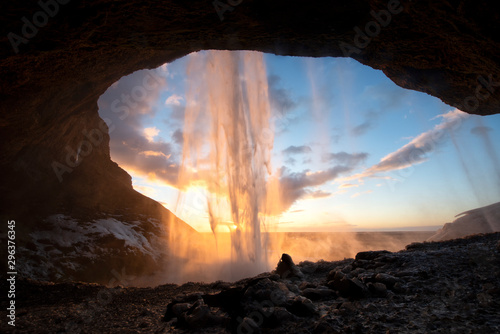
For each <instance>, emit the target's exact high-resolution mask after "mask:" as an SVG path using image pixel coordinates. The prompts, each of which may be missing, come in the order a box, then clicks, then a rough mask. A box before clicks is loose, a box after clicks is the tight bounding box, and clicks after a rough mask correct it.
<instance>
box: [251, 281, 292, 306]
mask: <svg viewBox="0 0 500 334" xmlns="http://www.w3.org/2000/svg"><path fill="white" fill-rule="evenodd" d="M296 289H297V290H298V288H297V287H296ZM244 297H245V298H251V299H254V300H257V301H270V302H272V303H273V304H274V305H284V304H285V303H286V302H287V300H288V299H289V298H291V297H293V294H292V293H291V292H290V291H289V290H288V288H287V286H286V284H284V283H282V282H275V281H271V280H270V279H268V278H265V279H263V280H260V281H259V282H257V283H256V284H254V285H252V286H250V287H249V288H248V289H247V290H246V291H245V293H244Z"/></svg>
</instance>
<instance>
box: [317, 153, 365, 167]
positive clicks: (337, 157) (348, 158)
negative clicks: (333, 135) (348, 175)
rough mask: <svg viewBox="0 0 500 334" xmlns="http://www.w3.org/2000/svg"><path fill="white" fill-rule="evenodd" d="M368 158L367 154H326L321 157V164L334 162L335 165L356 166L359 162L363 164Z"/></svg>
mask: <svg viewBox="0 0 500 334" xmlns="http://www.w3.org/2000/svg"><path fill="white" fill-rule="evenodd" d="M367 157H368V153H364V152H363V153H354V154H351V153H346V152H338V153H328V154H325V155H323V157H322V159H321V160H322V161H323V162H334V163H337V164H344V165H357V164H359V163H361V162H364V161H365V160H366V158H367Z"/></svg>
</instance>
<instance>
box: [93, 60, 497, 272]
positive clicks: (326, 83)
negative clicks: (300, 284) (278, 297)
mask: <svg viewBox="0 0 500 334" xmlns="http://www.w3.org/2000/svg"><path fill="white" fill-rule="evenodd" d="M224 57H225V58H224ZM245 57H246V58H245ZM248 57H254V58H255V59H254V60H252V61H250V62H252V65H251V66H253V67H248V68H247V69H246V72H245V69H244V66H245V61H246V59H247V58H248ZM221 58H223V59H224V60H223V61H221V60H220V59H221ZM235 59H236V60H235ZM256 59H257V60H256ZM230 61H233V63H231V62H230ZM247 65H248V64H247ZM259 71H261V73H260V74H259V75H257V73H256V72H259ZM222 72H227V73H225V74H223V73H222ZM218 75H219V77H217V76H218ZM214 77H217V78H216V79H214ZM256 81H258V82H256ZM251 85H254V86H253V88H251ZM235 87H236V88H237V89H235ZM252 89H253V94H254V95H252V96H251V95H249V94H251V93H249V92H250V91H251V90H252ZM259 89H260V90H259ZM256 90H257V91H258V92H255V91H256ZM249 99H251V100H249ZM258 99H263V100H265V101H264V104H262V102H261V104H260V105H259V106H258V107H253V109H252V108H250V107H249V105H250V104H251V103H252V102H255V101H254V100H258ZM266 103H267V104H266ZM98 104H99V114H100V116H101V117H102V118H103V119H104V120H105V122H106V123H107V124H108V127H109V133H110V149H111V158H112V160H113V161H115V162H117V163H118V165H119V166H121V167H122V168H123V169H125V170H126V171H127V172H128V173H129V174H130V175H131V176H132V180H133V186H134V189H136V190H137V191H139V192H141V193H143V194H145V195H147V196H149V197H151V198H153V199H155V200H157V201H158V202H160V203H161V204H162V205H164V206H165V207H166V208H167V209H169V210H171V211H172V212H173V213H174V214H175V215H177V216H178V217H180V218H181V219H182V220H184V221H185V222H186V223H188V224H189V225H191V226H192V227H193V228H194V229H196V230H197V231H198V232H200V240H203V241H199V242H193V240H189V241H185V242H189V243H191V244H196V247H197V248H207V247H206V246H207V245H209V246H208V248H211V249H215V250H216V251H215V253H213V252H208V253H209V254H208V253H207V251H206V250H203V251H200V250H199V249H198V251H197V252H196V253H197V254H204V256H203V257H202V259H201V260H200V261H199V263H197V265H196V266H195V268H196V269H195V270H194V271H193V272H192V274H193V275H194V276H195V277H196V275H197V274H198V275H199V274H200V272H203V271H204V270H205V271H206V269H204V266H206V265H207V263H209V262H212V264H213V262H217V261H215V260H214V258H219V259H220V260H221V263H222V262H224V261H229V262H231V261H232V263H233V266H234V262H235V257H236V258H238V259H239V260H240V262H241V259H242V254H235V243H241V242H242V241H241V240H239V241H235V231H240V230H244V229H245V228H244V225H245V224H243V223H242V224H240V222H239V221H235V220H238V218H235V216H234V215H235V214H236V215H238V212H239V213H240V214H241V213H245V214H248V213H249V211H251V210H252V208H251V207H249V206H248V204H249V203H254V204H255V203H257V204H255V205H257V207H258V208H257V209H256V210H257V212H254V213H252V214H255V215H254V218H255V219H256V220H257V221H258V223H255V222H253V223H251V224H253V225H252V226H254V227H258V228H257V230H256V231H254V232H252V233H253V234H250V235H249V236H248V238H249V240H257V241H255V242H256V244H255V245H254V246H252V247H253V248H252V251H251V252H250V253H252V252H253V253H252V254H253V255H252V256H250V255H249V254H248V253H249V252H248V245H246V246H245V247H247V248H245V249H246V251H245V253H246V254H247V256H248V258H247V260H248V263H254V264H255V263H256V262H259V263H260V262H261V264H262V266H260V265H256V266H255V268H254V271H252V270H250V271H249V272H247V271H245V270H243V269H242V266H241V263H240V267H238V268H237V269H234V268H233V269H232V270H231V269H230V268H229V269H227V268H226V269H227V270H226V271H225V270H224V269H222V268H223V265H222V264H221V267H220V268H219V269H218V270H216V271H217V273H215V274H214V275H215V276H210V275H209V276H208V277H206V279H207V280H216V279H226V280H227V279H229V280H234V279H236V278H242V277H245V276H249V275H251V274H258V273H259V272H262V271H265V270H270V269H272V268H271V267H272V266H273V265H274V264H275V263H274V262H275V261H276V259H277V258H278V257H279V254H280V253H281V252H284V251H286V252H291V253H294V255H295V257H296V258H297V259H299V260H315V261H316V260H319V259H325V260H326V259H327V260H338V259H342V258H344V257H352V256H353V255H354V254H355V253H356V252H358V251H361V250H366V248H363V247H368V248H370V247H375V246H374V241H371V244H370V245H367V243H369V242H368V241H367V240H366V237H363V236H361V234H362V233H365V232H387V233H386V235H385V236H384V237H382V236H381V234H380V235H379V237H378V238H379V239H380V240H378V241H377V246H381V247H382V248H384V249H391V250H398V249H401V248H403V247H404V246H405V245H406V244H407V243H409V242H408V241H412V240H408V239H405V238H403V239H404V240H397V238H401V236H400V235H398V236H395V235H393V236H391V235H390V233H392V232H394V233H395V232H400V233H402V232H403V231H407V232H417V231H418V232H421V234H419V235H418V236H416V235H415V236H414V237H416V238H420V239H419V240H413V241H422V240H421V239H422V238H423V239H425V238H427V237H429V236H430V235H432V234H433V233H435V231H436V230H437V229H438V228H439V227H440V226H441V225H442V224H443V223H444V222H447V221H449V220H450V219H451V218H452V217H453V216H455V215H456V214H457V213H460V212H463V211H465V210H468V209H472V208H475V207H479V206H484V205H488V204H491V203H493V202H495V201H496V200H497V199H498V196H499V195H500V193H499V190H498V189H500V178H499V174H498V171H499V170H500V168H499V159H498V155H497V153H496V152H497V151H498V146H497V145H498V144H496V143H498V142H500V141H499V139H500V122H499V119H500V118H499V117H500V116H498V115H493V116H484V117H481V116H475V115H469V114H466V113H464V112H462V111H460V110H458V109H456V108H453V107H450V106H448V105H446V104H444V103H443V102H441V101H439V100H438V99H437V98H434V97H431V96H429V95H427V94H424V93H420V92H416V91H411V90H406V89H403V88H400V87H399V86H397V85H396V84H394V83H393V82H392V81H390V80H389V79H388V78H387V77H386V76H385V75H384V74H383V73H382V72H381V71H378V70H374V69H372V68H369V67H367V66H364V65H362V64H360V63H358V62H357V61H355V60H352V59H346V58H299V57H282V56H275V55H272V54H262V53H258V52H250V51H201V52H198V53H193V54H190V55H188V56H186V57H184V58H181V59H178V60H176V61H174V62H172V63H168V64H164V65H162V66H160V67H158V68H157V69H154V70H141V71H137V72H134V73H133V74H131V75H128V76H126V77H123V78H122V79H120V80H119V81H117V82H116V83H114V84H113V85H112V86H111V87H110V88H109V89H108V90H107V91H106V93H105V94H104V95H102V96H101V98H100V99H99V102H98ZM223 104H227V105H228V106H229V107H226V108H228V111H227V112H226V114H227V113H231V112H232V111H234V110H235V109H238V108H240V109H241V112H242V113H241V115H239V116H238V117H234V115H233V117H232V118H230V119H227V120H226V121H227V122H230V123H228V124H226V125H224V124H223V122H224V120H221V119H220V118H224V117H226V116H225V114H224V115H223V114H220V113H218V114H217V113H214V111H213V110H217V109H218V107H217V106H221V105H223ZM263 108H264V109H265V108H268V109H269V110H267V111H266V112H264V113H262V110H263ZM219 109H220V108H219ZM210 110H212V111H210ZM257 114H258V115H261V116H262V115H263V116H262V117H263V120H260V123H258V122H257V123H255V124H250V123H249V124H250V125H245V126H246V127H245V126H244V127H243V128H241V127H240V128H238V126H240V125H241V122H250V118H251V116H255V115H257ZM214 118H216V120H214ZM485 118H487V119H485ZM214 122H215V123H214ZM217 122H218V123H217ZM214 124H215V128H221V132H222V135H221V133H219V134H218V135H219V137H214V136H213V132H214V131H216V132H217V130H214ZM224 126H227V128H224ZM231 127H233V128H236V129H239V130H238V131H239V132H242V133H244V134H241V133H240V135H241V137H238V134H239V133H238V131H236V132H234V131H233V132H230V133H229V131H232V130H234V129H232V130H229V128H231ZM224 136H226V137H229V138H225V139H223V144H222V145H223V147H219V148H218V150H217V149H216V150H215V151H213V146H214V145H215V146H217V145H216V141H217V140H220V139H221V138H222V137H224ZM262 140H264V142H265V144H266V145H268V146H267V147H266V148H265V149H266V150H269V152H265V153H266V154H269V156H267V157H266V158H262V157H259V159H260V160H259V161H258V162H256V161H255V160H252V159H250V160H248V161H247V163H248V164H250V165H251V168H250V169H251V170H252V172H251V173H256V170H259V168H263V169H262V170H259V173H260V172H261V171H263V170H264V169H265V170H267V171H268V173H267V174H266V175H260V176H256V174H245V175H242V174H241V173H240V174H237V173H236V174H233V173H232V172H233V171H234V169H238V170H239V169H241V168H238V167H242V166H244V165H246V164H245V161H243V160H241V154H247V153H249V152H243V153H242V152H241V151H244V150H247V151H250V153H251V155H253V158H254V159H255V149H256V147H259V145H264V144H263V143H264V142H263V141H262ZM242 141H243V142H244V145H239V146H237V147H231V145H232V143H235V142H236V143H241V142H242ZM211 149H212V151H211ZM231 149H232V150H235V151H236V154H237V155H238V157H239V158H238V159H239V160H238V159H236V158H234V159H233V160H231V158H230V159H229V160H228V158H227V157H225V158H224V159H222V160H221V159H220V155H221V154H225V152H228V151H230V150H231ZM214 152H215V153H214ZM214 154H215V155H217V157H218V159H219V160H217V161H215V162H214V161H212V162H210V159H213V157H214ZM266 159H268V160H266ZM271 160H272V163H271ZM223 163H225V164H226V165H224V164H223ZM256 163H257V164H259V165H258V166H256V165H255V164H256ZM229 165H231V166H229ZM221 173H222V174H223V176H222V177H221V178H217V180H216V179H215V178H214V175H215V174H217V175H218V174H221ZM228 178H236V179H238V178H253V180H254V182H255V180H256V179H257V180H259V179H260V180H261V181H262V182H263V184H264V187H265V186H266V185H267V186H269V185H270V184H271V182H270V180H273V182H275V183H276V187H277V188H273V190H271V189H270V188H268V189H266V190H265V191H264V192H263V193H262V194H257V193H252V194H248V193H246V194H245V196H247V197H248V196H249V197H252V196H254V197H255V196H263V197H266V194H268V193H270V192H272V191H274V193H272V195H269V196H267V197H269V199H273V200H274V201H272V204H268V205H267V206H266V205H263V204H262V203H260V204H261V206H259V203H258V202H259V199H252V201H253V202H251V201H250V202H242V201H236V202H234V203H231V196H236V195H235V191H236V190H235V189H236V188H232V189H230V188H227V184H225V185H224V189H223V188H221V187H220V182H222V183H224V182H226V183H227V181H228ZM216 184H217V186H216ZM260 187H261V188H262V185H261V186H260ZM241 188H242V187H241V185H240V188H238V189H241ZM243 188H244V187H243ZM240 195H241V194H240ZM260 202H262V201H260ZM269 203H271V202H269ZM231 205H232V206H233V207H237V209H236V210H235V209H234V208H233V211H231ZM246 205H247V206H246ZM270 206H272V208H270ZM264 207H265V209H264ZM214 210H215V211H217V214H215V213H214ZM265 210H267V211H265ZM264 211H265V212H264ZM256 217H258V218H256ZM264 217H266V219H264ZM255 219H254V220H255ZM247 224H250V223H249V222H248V223H247ZM247 228H248V227H247ZM228 232H229V233H228ZM294 233H295V234H294ZM261 234H262V235H265V237H264V238H263V239H260V237H259V238H257V239H256V235H259V236H260V235H261ZM299 234H300V236H301V237H300V238H297V236H298V235H299ZM321 234H323V236H324V235H326V234H332V238H323V240H319V239H318V235H321ZM333 234H336V235H335V236H334V237H333ZM341 234H342V237H339V235H341ZM270 235H271V236H273V237H272V238H271V237H269V236H270ZM277 235H280V237H275V236H277ZM292 235H293V237H292ZM214 236H215V237H214ZM299 239H300V240H299ZM320 239H321V238H320ZM291 240H293V241H291ZM334 245H336V246H334ZM236 247H238V246H236ZM261 248H264V250H265V255H264V257H263V258H262V261H260V260H259V261H257V260H255V253H256V252H258V251H259V250H260V249H261ZM189 251H190V252H193V250H192V249H190V250H189ZM185 257H186V255H185V254H184V255H183V258H185ZM231 259H232V260H231ZM243 262H244V263H246V262H245V261H243ZM243 267H246V268H247V267H249V266H248V265H244V266H243ZM250 267H251V265H250ZM235 271H238V272H240V273H241V274H240V275H237V274H236V275H234V272H235ZM223 272H224V274H222V273H223ZM217 275H220V276H217ZM198 277H199V276H198ZM189 278H193V277H189ZM176 279H177V280H180V281H186V280H187V279H188V278H186V277H184V278H180V277H176Z"/></svg>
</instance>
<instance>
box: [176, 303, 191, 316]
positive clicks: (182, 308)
mask: <svg viewBox="0 0 500 334" xmlns="http://www.w3.org/2000/svg"><path fill="white" fill-rule="evenodd" d="M191 306H192V305H191V304H189V303H179V304H174V305H172V313H173V314H174V315H175V316H176V317H179V316H181V315H182V314H183V313H185V312H187V311H188V310H189V309H190V308H191Z"/></svg>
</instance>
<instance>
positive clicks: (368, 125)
mask: <svg viewBox="0 0 500 334" xmlns="http://www.w3.org/2000/svg"><path fill="white" fill-rule="evenodd" d="M379 117H380V113H377V112H373V111H371V112H368V113H367V114H366V118H365V121H364V122H363V123H361V124H359V125H358V126H355V127H354V128H352V129H351V134H352V135H353V136H356V137H358V136H361V135H363V134H365V133H366V132H368V130H370V129H372V128H373V127H375V125H376V123H377V120H378V119H379Z"/></svg>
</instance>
